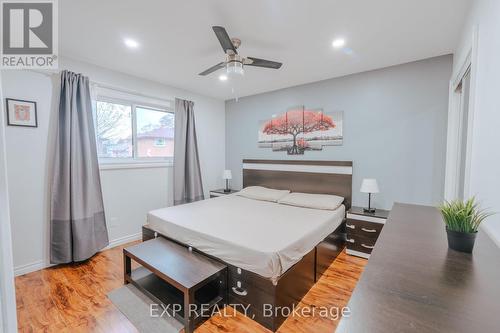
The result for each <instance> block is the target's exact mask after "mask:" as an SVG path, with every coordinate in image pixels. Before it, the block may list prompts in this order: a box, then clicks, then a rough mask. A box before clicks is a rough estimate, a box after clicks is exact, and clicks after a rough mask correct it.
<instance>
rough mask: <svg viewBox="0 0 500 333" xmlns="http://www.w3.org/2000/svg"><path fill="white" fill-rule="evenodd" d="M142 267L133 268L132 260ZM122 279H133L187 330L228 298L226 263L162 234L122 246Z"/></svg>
mask: <svg viewBox="0 0 500 333" xmlns="http://www.w3.org/2000/svg"><path fill="white" fill-rule="evenodd" d="M132 260H134V261H135V262H137V263H139V264H140V265H141V266H142V267H140V268H137V269H134V270H132V269H131V268H132V266H131V261H132ZM123 264H124V282H125V284H127V283H132V284H133V285H134V286H135V287H137V288H138V289H139V290H141V291H142V292H144V293H145V294H146V295H147V296H149V297H150V298H151V299H152V300H153V301H154V302H156V303H157V304H158V305H160V304H162V305H163V307H162V308H161V309H162V310H161V311H160V312H162V311H163V309H166V308H168V311H167V312H168V314H169V315H170V316H172V317H174V318H176V319H177V320H179V321H180V322H181V323H183V324H184V327H185V332H187V333H190V332H192V331H193V330H194V328H195V327H196V326H198V325H199V324H201V323H202V322H203V321H205V320H206V319H208V318H209V317H210V313H211V312H212V310H213V308H214V307H215V306H218V307H219V308H222V306H223V304H225V303H226V299H227V288H226V283H227V267H226V266H225V265H224V264H222V263H220V262H218V261H215V260H213V259H210V258H207V257H205V256H203V255H201V254H199V253H196V252H192V251H190V249H188V248H185V247H183V246H180V245H178V244H175V243H173V242H170V241H168V240H166V239H164V238H156V239H152V240H149V241H146V242H143V243H140V244H137V245H134V246H131V247H127V248H125V249H123Z"/></svg>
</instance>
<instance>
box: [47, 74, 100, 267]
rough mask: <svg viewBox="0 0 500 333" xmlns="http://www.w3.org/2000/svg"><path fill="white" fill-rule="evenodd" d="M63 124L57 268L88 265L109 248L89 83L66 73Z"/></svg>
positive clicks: (54, 197) (53, 231)
mask: <svg viewBox="0 0 500 333" xmlns="http://www.w3.org/2000/svg"><path fill="white" fill-rule="evenodd" d="M57 121H58V125H57V130H58V132H57V139H56V147H55V159H54V168H53V180H52V187H51V218H50V224H51V225H50V237H51V239H50V261H51V263H53V264H61V263H70V262H74V261H82V260H85V259H88V258H90V257H91V256H93V255H94V254H95V253H97V252H98V251H99V250H100V249H102V248H104V247H106V246H107V245H108V243H109V241H108V231H107V229H106V220H105V218H104V205H103V201H102V192H101V180H100V177H99V165H98V162H97V149H96V141H95V134H94V124H93V119H92V103H91V98H90V88H89V79H88V78H87V77H85V76H83V75H81V74H75V73H73V72H69V71H63V72H62V73H61V94H60V99H59V113H58V117H57Z"/></svg>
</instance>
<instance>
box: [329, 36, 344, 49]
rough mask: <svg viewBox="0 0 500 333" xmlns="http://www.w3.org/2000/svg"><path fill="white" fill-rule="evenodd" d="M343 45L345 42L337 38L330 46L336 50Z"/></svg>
mask: <svg viewBox="0 0 500 333" xmlns="http://www.w3.org/2000/svg"><path fill="white" fill-rule="evenodd" d="M344 45H345V40H344V39H343V38H337V39H335V40H334V41H333V42H332V46H333V47H334V48H336V49H338V48H341V47H342V46H344Z"/></svg>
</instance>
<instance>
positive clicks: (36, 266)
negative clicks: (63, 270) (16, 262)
mask: <svg viewBox="0 0 500 333" xmlns="http://www.w3.org/2000/svg"><path fill="white" fill-rule="evenodd" d="M50 266H52V264H49V263H46V262H44V261H43V260H40V261H35V262H32V263H30V264H26V265H20V266H17V267H14V275H15V276H19V275H24V274H28V273H31V272H35V271H39V270H41V269H44V268H47V267H50Z"/></svg>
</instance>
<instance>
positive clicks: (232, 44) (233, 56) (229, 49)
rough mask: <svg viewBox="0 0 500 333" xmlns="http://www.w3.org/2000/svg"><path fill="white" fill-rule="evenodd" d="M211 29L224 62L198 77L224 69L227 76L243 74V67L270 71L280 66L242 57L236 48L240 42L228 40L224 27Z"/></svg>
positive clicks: (266, 61) (233, 39) (276, 63)
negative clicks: (217, 41) (269, 69)
mask: <svg viewBox="0 0 500 333" xmlns="http://www.w3.org/2000/svg"><path fill="white" fill-rule="evenodd" d="M212 29H213V30H214V32H215V35H216V36H217V39H218V40H219V43H220V45H221V46H222V50H224V53H225V54H226V60H225V61H223V62H220V63H218V64H217V65H215V66H212V67H210V68H209V69H207V70H205V71H203V72H201V73H200V74H199V75H202V76H205V75H208V74H210V73H213V72H215V71H217V70H219V69H222V68H224V67H225V68H226V71H227V73H228V74H233V73H234V74H239V75H243V74H244V69H243V66H256V67H265V68H272V69H279V68H280V67H281V65H282V63H281V62H276V61H270V60H264V59H259V58H252V57H246V58H245V57H242V56H240V55H239V54H238V51H237V49H238V47H239V46H240V45H241V40H240V39H238V38H229V35H228V34H227V31H226V29H224V27H219V26H214V27H212Z"/></svg>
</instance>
